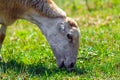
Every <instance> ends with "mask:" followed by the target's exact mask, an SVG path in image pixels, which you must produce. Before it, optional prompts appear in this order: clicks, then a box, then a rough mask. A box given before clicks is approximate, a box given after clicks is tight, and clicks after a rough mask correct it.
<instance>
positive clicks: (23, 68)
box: [0, 60, 86, 76]
mask: <svg viewBox="0 0 120 80" xmlns="http://www.w3.org/2000/svg"><path fill="white" fill-rule="evenodd" d="M0 68H1V69H2V73H5V72H7V71H8V70H12V71H14V72H15V73H16V74H21V73H28V74H29V75H31V76H36V75H37V76H52V75H55V74H57V73H58V74H59V73H60V74H62V75H64V74H65V75H66V73H67V75H69V74H71V73H74V75H73V76H75V75H82V74H85V73H86V71H85V69H80V68H78V67H75V70H73V71H71V72H70V71H67V70H66V69H59V68H57V67H56V66H55V65H53V66H52V67H50V68H48V64H47V65H46V64H45V63H37V64H29V65H27V64H24V63H22V62H20V63H19V62H16V61H15V60H11V61H9V62H0Z"/></svg>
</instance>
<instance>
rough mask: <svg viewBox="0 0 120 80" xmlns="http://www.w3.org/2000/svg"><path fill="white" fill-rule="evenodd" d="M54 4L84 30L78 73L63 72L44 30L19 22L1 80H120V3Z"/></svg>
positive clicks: (10, 32) (60, 0) (63, 0)
mask: <svg viewBox="0 0 120 80" xmlns="http://www.w3.org/2000/svg"><path fill="white" fill-rule="evenodd" d="M54 1H55V2H56V4H57V5H58V6H59V7H60V8H62V9H63V10H64V11H65V12H66V13H67V15H68V16H69V17H72V18H73V19H75V20H76V21H77V22H78V25H79V28H80V33H81V39H80V47H79V54H78V59H77V62H76V65H75V70H73V71H71V72H69V71H67V70H65V69H59V68H58V67H57V65H56V60H55V57H54V55H53V53H52V50H51V48H50V46H49V44H48V42H47V40H46V39H45V37H44V35H43V34H42V33H41V31H40V29H39V28H38V27H37V26H36V25H35V24H32V23H30V22H28V21H25V20H17V21H16V22H15V23H14V24H13V25H10V26H9V27H8V29H7V33H6V38H5V41H4V43H3V47H2V49H1V51H0V54H1V55H2V57H3V60H2V61H1V62H0V80H120V0H54ZM86 1H87V2H86Z"/></svg>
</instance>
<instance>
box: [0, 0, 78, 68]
mask: <svg viewBox="0 0 120 80" xmlns="http://www.w3.org/2000/svg"><path fill="white" fill-rule="evenodd" d="M17 19H25V20H28V21H30V22H32V23H34V24H36V25H37V26H38V27H39V28H40V29H41V31H42V33H43V34H44V35H45V37H46V38H47V40H48V42H49V44H50V46H51V48H52V50H53V53H54V55H55V57H56V62H57V65H58V67H59V68H62V67H65V68H72V67H74V64H75V63H76V59H77V54H78V48H79V36H80V35H79V29H78V26H77V23H76V22H75V21H74V20H73V19H71V18H69V17H67V16H66V13H65V12H64V11H63V10H61V9H60V8H59V7H58V6H57V5H56V4H55V3H54V2H53V0H0V24H1V29H0V48H1V47H2V43H3V41H4V38H5V33H6V29H7V26H9V25H11V24H12V23H13V22H15V21H16V20H17Z"/></svg>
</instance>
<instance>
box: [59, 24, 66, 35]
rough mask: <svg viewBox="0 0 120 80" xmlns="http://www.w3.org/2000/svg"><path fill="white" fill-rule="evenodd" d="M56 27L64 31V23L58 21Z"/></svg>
mask: <svg viewBox="0 0 120 80" xmlns="http://www.w3.org/2000/svg"><path fill="white" fill-rule="evenodd" d="M58 29H59V31H60V32H62V33H64V32H65V26H64V23H58Z"/></svg>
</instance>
